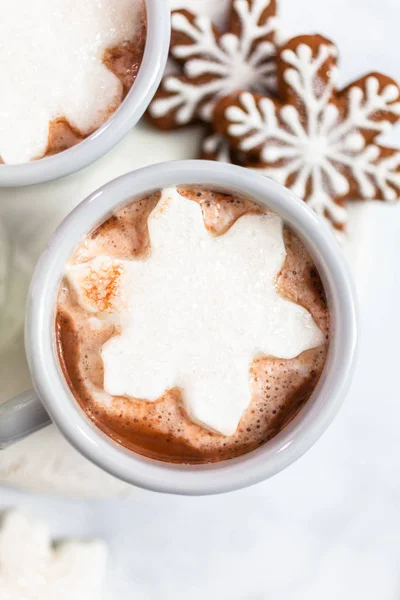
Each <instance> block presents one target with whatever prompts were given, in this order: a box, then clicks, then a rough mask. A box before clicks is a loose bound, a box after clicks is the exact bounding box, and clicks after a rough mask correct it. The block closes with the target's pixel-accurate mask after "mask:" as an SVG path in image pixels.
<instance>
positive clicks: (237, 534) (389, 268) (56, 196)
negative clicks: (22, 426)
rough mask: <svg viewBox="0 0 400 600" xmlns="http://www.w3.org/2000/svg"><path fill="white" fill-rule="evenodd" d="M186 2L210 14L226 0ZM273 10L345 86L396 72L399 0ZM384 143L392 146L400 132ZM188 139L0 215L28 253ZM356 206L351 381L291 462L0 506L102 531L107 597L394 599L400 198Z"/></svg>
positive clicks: (7, 384)
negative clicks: (271, 469) (216, 479)
mask: <svg viewBox="0 0 400 600" xmlns="http://www.w3.org/2000/svg"><path fill="white" fill-rule="evenodd" d="M191 3H192V4H196V5H197V6H199V7H201V6H203V7H204V8H208V9H210V8H211V9H216V10H217V11H218V12H219V13H221V14H222V9H223V6H224V2H222V1H221V0H213V1H210V0H203V1H202V0H197V2H195V0H192V2H191ZM176 4H177V3H176ZM280 13H281V15H282V18H283V20H284V23H285V25H286V27H285V29H286V31H287V32H288V33H292V32H293V33H297V32H317V31H318V32H321V33H323V34H325V35H327V36H330V37H331V38H333V39H334V40H335V41H336V42H337V43H338V45H339V48H340V49H341V59H342V60H341V65H342V69H341V72H342V82H343V83H346V82H348V81H349V80H350V79H351V78H352V77H358V76H359V75H362V74H363V73H365V72H366V71H367V70H382V71H384V72H386V73H387V74H388V75H391V76H394V77H396V76H397V78H400V44H399V24H400V2H399V1H398V0H325V1H324V2H321V1H320V0H281V10H280ZM391 139H392V142H393V143H396V142H397V144H398V145H400V133H399V130H397V132H394V134H393V135H392V136H391ZM143 145H144V146H145V151H144V147H143ZM195 145H196V137H195V133H194V132H190V133H181V134H179V135H171V136H165V137H163V138H162V139H160V136H159V135H158V134H153V133H149V132H147V130H145V129H143V128H142V129H140V130H136V131H135V132H133V133H132V134H131V135H130V136H129V137H128V139H127V140H125V141H124V142H123V143H122V144H121V146H120V148H119V149H117V150H116V151H114V152H113V153H112V154H111V156H109V157H106V158H105V159H102V161H100V164H98V165H97V166H95V167H91V168H89V169H88V170H86V172H84V173H83V174H81V175H79V176H74V177H70V178H68V179H66V180H64V181H63V182H58V183H56V184H48V185H46V186H40V187H37V188H34V189H30V190H23V191H21V190H17V191H3V192H1V193H0V214H2V216H3V218H4V219H5V221H6V223H7V225H8V227H9V229H10V231H12V232H14V235H15V236H17V237H18V239H19V240H21V239H22V240H24V239H26V240H27V244H28V242H29V244H28V246H29V252H27V254H29V256H25V258H30V260H32V261H34V258H35V256H36V255H37V252H38V251H39V250H40V248H41V247H42V245H43V243H44V240H45V237H46V236H47V234H48V233H49V232H51V230H52V229H53V228H54V226H55V224H56V223H57V222H58V221H59V220H60V218H61V216H62V215H63V214H65V213H66V212H68V210H69V209H70V208H71V207H72V206H73V205H74V204H76V202H77V201H79V200H80V199H82V198H83V197H84V196H85V195H86V193H87V192H89V191H91V190H92V189H94V188H95V187H97V186H98V185H99V184H100V183H102V182H103V181H104V180H106V179H107V178H110V175H114V174H117V173H119V172H124V171H126V170H128V169H129V168H132V166H136V165H137V164H144V163H145V162H146V161H147V162H148V161H149V157H151V159H152V160H153V162H154V161H157V160H161V159H164V158H166V157H168V156H169V157H171V158H173V157H175V156H176V157H183V156H185V155H186V154H187V155H188V156H191V155H194V153H195ZM139 155H140V158H138V156H139ZM105 165H106V166H107V169H104V166H105ZM22 209H23V211H24V212H21V211H22ZM367 215H368V219H369V221H368V223H367V222H366V221H365V219H364V220H362V219H360V220H359V221H358V222H357V223H359V224H360V225H359V227H360V228H361V227H362V228H366V230H365V235H364V236H361V237H360V238H359V241H358V243H359V244H362V245H361V246H360V247H359V248H358V257H359V260H358V263H357V269H356V270H357V272H356V279H357V282H358V286H359V294H360V323H361V345H360V355H359V362H358V367H357V371H356V375H355V378H354V382H353V386H352V388H351V391H350V393H349V395H348V399H347V401H346V403H345V406H344V408H343V409H342V411H341V413H340V414H339V416H338V417H337V419H336V421H335V422H334V424H333V425H332V426H331V427H330V429H329V430H328V432H327V433H326V434H325V435H324V436H323V437H322V439H321V440H320V441H319V442H318V443H317V444H316V445H315V446H314V448H313V449H312V450H311V451H309V452H308V454H307V455H306V456H305V457H303V458H302V459H301V460H299V461H298V462H297V463H296V464H295V465H293V466H292V467H290V468H289V469H288V470H286V471H285V472H284V473H281V474H279V475H277V476H276V477H275V478H274V479H273V480H270V481H267V482H265V483H263V484H260V485H258V486H255V487H253V488H251V489H247V490H243V491H240V492H235V493H231V494H229V495H224V496H219V497H211V498H181V497H171V496H169V497H168V496H161V495H157V494H152V493H148V492H143V491H134V493H133V494H131V495H130V496H129V497H126V498H119V499H113V500H95V501H93V500H90V501H82V500H63V499H59V498H55V497H54V496H53V497H50V496H47V497H45V496H41V495H33V494H29V493H27V492H15V491H11V490H8V489H6V488H0V506H4V507H6V506H10V505H19V506H21V507H23V508H25V509H26V510H28V511H29V512H30V513H31V514H33V515H34V516H37V517H41V518H43V519H44V520H46V521H47V522H48V523H49V525H50V527H51V530H52V532H53V534H54V535H55V536H56V537H58V536H64V535H76V536H82V535H83V536H86V535H88V536H101V537H104V538H105V539H106V540H107V542H108V543H109V545H110V548H111V552H112V556H111V562H110V570H109V573H108V583H107V589H108V592H107V593H108V596H107V600H111V599H114V598H118V599H120V598H124V599H125V598H126V599H128V600H130V599H132V600H133V599H135V600H153V599H154V600H156V599H157V600H164V599H165V600H169V599H171V600H172V599H173V600H187V599H190V600H200V599H201V600H203V599H204V598H211V599H212V600H214V599H218V600H292V599H293V600H303V599H304V600H336V599H337V598H341V599H344V600H358V599H360V600H398V599H399V598H400V435H399V430H400V405H399V401H400V394H399V387H400V384H399V372H400V368H399V359H398V357H399V351H398V340H399V339H400V309H399V305H400V266H399V265H400V260H399V257H400V206H397V207H388V206H382V205H379V204H376V205H374V206H370V207H368V209H367ZM21 216H22V217H23V218H24V217H26V220H25V221H24V223H23V226H21ZM357 223H356V228H357ZM39 234H40V235H39ZM24 236H25V237H24ZM9 354H10V357H11V359H12V364H13V365H14V369H15V371H14V373H18V376H16V375H14V376H13V377H8V378H7V379H6V378H5V372H6V368H7V371H9V368H10V366H9V365H7V367H5V366H4V365H5V364H6V363H5V362H3V366H0V378H1V384H2V386H1V387H2V388H3V389H2V393H3V394H6V393H12V392H14V391H18V390H19V389H21V388H23V387H24V386H25V385H26V384H28V377H27V373H26V370H25V369H24V366H23V360H22V351H21V349H20V345H18V344H15V345H14V346H13V348H10V351H9ZM17 358H18V361H16V359H17ZM25 460H26V464H27V465H29V455H28V454H27V456H26V458H25ZM0 471H1V456H0ZM9 477H11V478H12V473H9ZM3 480H4V477H3ZM104 485H107V484H106V483H104Z"/></svg>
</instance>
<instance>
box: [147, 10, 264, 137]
mask: <svg viewBox="0 0 400 600" xmlns="http://www.w3.org/2000/svg"><path fill="white" fill-rule="evenodd" d="M275 13H276V0H232V1H231V14H230V19H229V27H228V32H227V33H221V32H220V31H219V30H218V29H217V27H216V26H215V25H214V24H213V23H212V21H211V20H210V19H209V18H207V17H204V16H197V15H195V14H193V13H191V12H190V11H188V10H177V11H174V12H173V13H172V19H171V23H172V37H171V48H170V55H171V56H172V58H174V59H175V60H176V61H177V63H178V64H180V65H181V70H182V73H181V74H172V75H166V76H165V77H164V79H163V81H162V83H161V86H160V88H159V90H158V91H157V93H156V95H155V98H154V100H153V102H152V103H151V104H150V107H149V110H148V113H147V114H148V117H149V119H150V120H151V121H152V122H153V123H154V124H155V125H157V126H158V127H159V128H161V129H172V128H175V127H180V126H183V125H186V124H188V123H191V122H192V121H196V120H200V121H205V122H210V121H211V118H212V111H213V108H214V105H215V102H216V101H217V99H218V98H220V97H221V96H222V95H224V94H229V93H231V92H233V91H235V90H237V89H248V90H251V91H254V92H262V93H266V92H268V91H270V90H272V89H274V88H275V82H276V73H275V71H276V46H275V37H276V18H275Z"/></svg>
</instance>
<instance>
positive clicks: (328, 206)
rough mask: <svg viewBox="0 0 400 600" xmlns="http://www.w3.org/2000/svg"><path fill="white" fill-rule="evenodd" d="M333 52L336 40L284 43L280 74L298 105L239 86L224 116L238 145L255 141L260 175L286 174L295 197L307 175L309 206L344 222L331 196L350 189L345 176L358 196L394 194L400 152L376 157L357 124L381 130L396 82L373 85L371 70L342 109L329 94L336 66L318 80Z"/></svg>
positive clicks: (247, 146)
mask: <svg viewBox="0 0 400 600" xmlns="http://www.w3.org/2000/svg"><path fill="white" fill-rule="evenodd" d="M336 54H337V51H336V48H335V47H334V46H332V45H328V44H327V43H326V44H321V45H320V46H319V48H318V52H317V54H316V56H313V54H312V50H311V48H310V46H308V45H307V44H304V43H302V44H299V45H298V46H297V48H296V49H295V50H289V49H286V50H284V51H283V52H282V59H283V61H284V62H285V63H286V64H287V65H290V68H288V69H286V70H285V71H284V80H285V82H286V84H287V85H288V86H289V88H290V89H291V91H292V92H294V94H295V95H296V97H297V99H298V105H297V106H294V105H289V104H288V105H284V106H279V104H276V103H274V102H273V101H272V100H271V99H269V98H262V99H261V100H259V101H258V102H256V100H255V98H254V96H253V95H252V94H251V93H248V92H243V93H242V94H241V95H240V97H239V102H240V106H229V107H228V108H227V109H226V112H225V117H226V119H227V120H228V122H229V125H228V133H229V135H230V136H232V137H234V138H235V137H237V138H242V139H241V140H240V142H239V144H238V145H239V148H240V149H241V150H243V151H249V150H254V149H256V148H258V147H261V151H260V158H261V160H262V161H264V162H265V163H266V164H265V166H263V167H262V169H261V170H262V171H263V172H264V173H265V174H266V175H268V176H270V177H272V178H273V179H275V180H276V181H278V182H279V183H282V184H283V185H286V184H287V182H288V180H289V178H290V179H291V184H290V187H291V189H292V190H293V191H294V192H295V193H296V194H297V195H298V196H300V197H302V198H305V197H306V195H307V186H308V185H309V183H311V189H312V192H311V194H310V195H308V197H307V200H308V204H309V206H310V207H311V208H313V209H314V210H315V211H316V212H317V213H318V214H319V215H320V216H321V217H323V218H326V217H328V221H333V222H334V223H335V224H336V225H343V224H344V223H345V221H346V210H345V209H344V208H343V207H342V206H340V205H338V204H337V203H336V202H335V201H334V199H335V198H338V197H339V198H340V197H345V196H346V195H347V194H348V193H349V192H350V179H351V180H353V181H355V182H356V184H357V186H358V189H359V190H360V193H361V194H362V196H363V197H364V198H367V199H368V198H374V197H375V196H376V194H377V193H379V194H380V195H381V197H382V199H384V200H395V199H396V198H397V196H398V194H397V192H396V190H395V189H394V188H397V189H398V188H399V187H400V173H399V172H398V169H399V167H400V153H399V152H396V153H395V154H394V155H391V156H389V157H388V158H380V154H381V151H380V149H379V147H378V146H376V145H374V144H366V141H365V138H364V136H363V135H362V133H361V131H362V130H364V131H365V130H369V131H373V132H376V134H379V133H382V132H383V131H386V129H387V127H388V126H389V125H390V123H388V122H387V121H384V120H382V119H380V120H379V118H377V114H379V111H387V112H389V113H392V114H393V115H396V116H399V115H400V102H398V100H399V91H398V88H397V87H396V86H395V85H392V84H389V85H386V86H385V87H383V89H380V84H379V81H378V79H377V78H376V77H374V76H370V77H369V78H368V79H367V80H366V85H365V93H364V90H363V89H362V88H361V87H359V86H357V85H354V86H352V87H350V88H349V92H348V97H347V101H348V110H347V112H346V114H344V115H343V114H341V113H340V111H339V109H338V107H337V105H336V104H334V103H333V102H332V101H331V99H332V96H333V94H334V92H335V84H336V79H337V70H336V68H335V67H334V68H332V69H331V72H330V74H329V79H328V81H327V82H326V84H324V85H323V86H321V84H320V82H319V71H320V69H321V68H322V67H323V65H324V63H325V62H326V61H327V60H328V59H329V58H330V57H335V56H336ZM278 161H280V164H279V165H278V166H275V165H274V164H273V163H275V162H278ZM349 178H350V179H349Z"/></svg>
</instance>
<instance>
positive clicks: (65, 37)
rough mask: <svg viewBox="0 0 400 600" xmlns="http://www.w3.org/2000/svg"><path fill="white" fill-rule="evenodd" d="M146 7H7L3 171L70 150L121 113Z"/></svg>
mask: <svg viewBox="0 0 400 600" xmlns="http://www.w3.org/2000/svg"><path fill="white" fill-rule="evenodd" d="M144 1H145V0H118V2H115V0H103V1H102V2H98V0H85V2H81V1H80V0H70V1H69V2H65V0H36V2H25V1H24V0H15V1H14V2H11V3H9V4H8V6H7V8H6V9H5V10H3V11H2V18H1V21H0V37H1V40H2V61H1V65H0V76H1V81H2V90H1V94H0V157H1V159H0V163H6V164H7V163H23V162H28V161H31V160H35V159H38V158H42V157H43V156H46V155H50V154H55V153H57V152H61V151H63V150H66V149H67V148H70V147H71V146H73V145H75V144H76V143H78V142H80V141H81V140H83V139H84V138H85V137H87V136H88V135H90V134H91V133H93V132H94V131H95V130H96V129H98V128H99V127H100V126H101V125H102V124H103V123H104V122H105V121H106V120H107V119H108V118H109V117H110V115H111V114H112V113H113V112H114V111H115V110H116V109H117V108H118V106H119V105H120V104H121V102H122V100H123V99H124V97H125V95H126V94H127V92H128V91H129V89H130V88H131V86H132V84H133V82H134V80H135V78H136V75H137V73H138V70H139V67H140V64H141V61H142V57H143V54H144V48H145V41H146V12H145V4H144Z"/></svg>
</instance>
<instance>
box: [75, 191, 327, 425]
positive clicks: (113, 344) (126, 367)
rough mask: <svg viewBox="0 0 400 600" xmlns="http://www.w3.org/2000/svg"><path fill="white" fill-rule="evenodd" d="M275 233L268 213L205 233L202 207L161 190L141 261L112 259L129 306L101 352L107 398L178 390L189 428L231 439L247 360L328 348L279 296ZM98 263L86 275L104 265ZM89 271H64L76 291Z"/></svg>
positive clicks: (245, 393) (306, 316) (280, 254)
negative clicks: (147, 247) (148, 244)
mask: <svg viewBox="0 0 400 600" xmlns="http://www.w3.org/2000/svg"><path fill="white" fill-rule="evenodd" d="M282 227H283V223H282V219H281V218H280V217H278V216H277V215H275V214H273V213H268V214H246V215H244V216H242V217H240V218H239V219H238V220H237V221H236V222H235V223H234V224H233V225H232V226H231V227H230V229H228V231H227V232H226V233H224V234H222V235H219V236H215V235H211V234H210V233H209V231H208V230H207V229H206V227H205V224H204V219H203V216H202V210H201V207H200V206H199V204H197V203H196V202H193V201H191V200H188V199H186V198H184V197H182V196H181V195H180V194H179V192H178V191H177V189H176V188H170V189H164V190H163V193H162V197H161V199H160V201H159V203H158V205H157V206H156V208H155V209H154V210H153V212H152V213H151V214H150V216H149V219H148V229H149V236H150V242H151V252H150V254H149V256H148V257H147V259H146V260H132V261H128V260H119V261H116V260H115V261H114V262H116V264H117V265H118V267H119V268H122V273H121V277H122V278H123V279H124V285H123V287H124V289H125V290H126V299H127V304H128V307H127V309H125V310H123V311H121V315H120V316H121V324H120V327H119V328H118V331H119V333H118V334H117V335H115V336H114V337H112V338H111V339H110V340H108V341H107V342H106V343H105V344H104V345H103V347H102V351H101V355H102V359H103V364H104V389H105V391H106V392H107V393H108V394H110V395H112V396H127V397H131V398H138V399H141V400H142V401H156V400H157V399H159V398H160V397H161V396H162V395H163V394H164V393H165V391H166V390H169V389H173V388H179V389H180V390H181V393H182V401H183V403H184V405H185V408H186V411H187V413H188V415H189V417H190V418H191V419H192V421H193V422H195V423H197V424H199V425H201V426H203V427H205V428H206V429H209V430H211V431H214V432H218V433H221V434H223V435H232V434H233V433H234V432H235V431H236V428H237V426H238V424H239V421H240V419H241V417H242V414H243V412H244V411H245V410H246V409H247V408H248V406H249V404H250V401H251V390H250V384H249V370H250V367H251V364H252V362H253V360H254V359H255V358H257V357H259V356H260V355H263V356H275V357H279V358H285V359H289V358H294V357H295V356H298V355H299V354H301V353H302V352H304V351H305V350H307V349H310V348H314V347H317V346H319V345H321V344H323V343H324V342H325V338H324V335H323V333H322V332H321V330H320V329H319V327H318V326H317V325H316V323H315V321H314V320H313V318H312V316H311V314H310V313H309V312H308V311H307V310H306V309H304V308H303V307H302V306H300V305H299V304H296V303H294V302H291V301H289V300H287V299H286V298H284V297H283V296H282V295H281V294H279V292H278V291H277V289H276V278H277V276H278V274H279V272H280V270H281V269H282V266H283V264H284V261H285V257H286V250H285V245H284V240H283V230H282ZM96 260H97V261H98V259H94V260H93V261H91V264H90V269H91V270H95V269H96V268H97V266H98V265H99V264H100V265H102V264H103V262H104V259H102V260H101V261H100V262H97V263H96V262H95V261H96ZM111 260H112V259H111ZM87 269H88V264H87V263H83V264H77V265H73V266H71V267H70V268H69V270H68V278H69V281H70V282H71V283H72V284H73V286H74V288H75V289H76V287H77V285H79V282H82V281H85V278H83V279H82V274H85V273H87ZM82 297H83V295H82V294H81V295H80V296H79V298H80V302H81V303H82ZM85 302H86V301H85ZM81 305H82V306H83V307H85V306H86V304H81ZM100 310H103V308H101V307H100ZM102 318H107V315H106V314H105V313H104V312H103V314H102ZM114 318H115V316H114Z"/></svg>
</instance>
